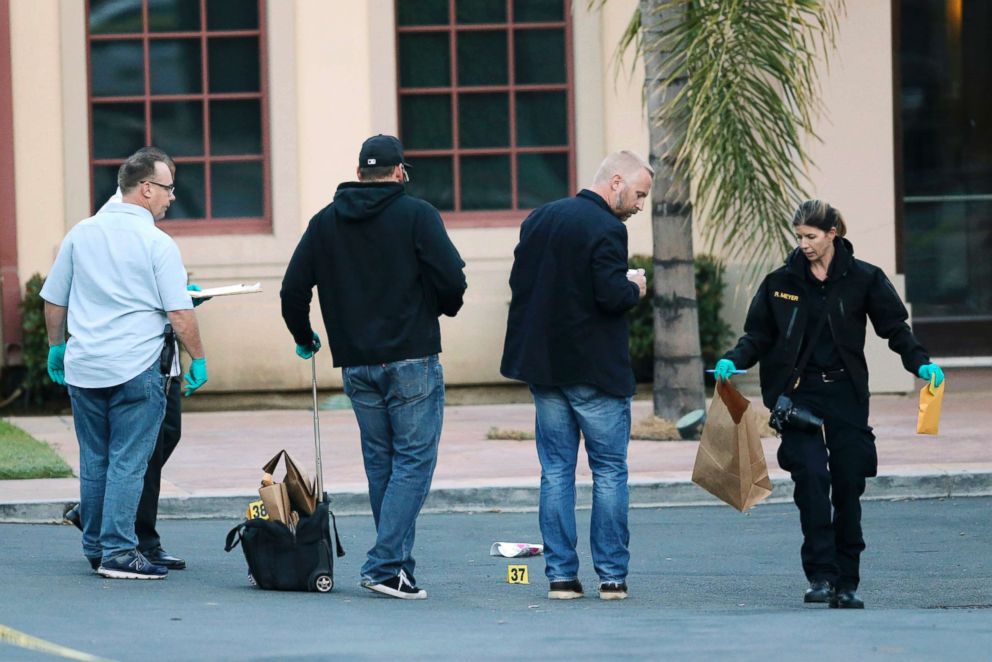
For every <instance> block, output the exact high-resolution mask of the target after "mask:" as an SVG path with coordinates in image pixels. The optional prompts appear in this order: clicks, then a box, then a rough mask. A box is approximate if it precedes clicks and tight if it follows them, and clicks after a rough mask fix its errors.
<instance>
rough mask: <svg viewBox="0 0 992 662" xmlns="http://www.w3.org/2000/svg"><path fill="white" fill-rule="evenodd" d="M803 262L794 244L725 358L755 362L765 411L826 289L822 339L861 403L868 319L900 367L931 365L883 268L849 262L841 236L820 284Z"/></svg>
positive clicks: (756, 299)
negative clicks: (829, 303)
mask: <svg viewBox="0 0 992 662" xmlns="http://www.w3.org/2000/svg"><path fill="white" fill-rule="evenodd" d="M808 263H809V260H808V259H807V258H806V256H805V255H803V253H802V251H801V250H799V249H798V248H797V249H795V250H794V251H792V253H790V254H789V256H788V257H787V258H786V260H785V265H783V266H781V267H779V268H778V269H776V270H775V271H773V272H772V273H770V274H768V275H767V276H766V277H765V279H764V281H762V283H761V286H760V287H759V288H758V292H757V294H755V295H754V299H752V300H751V307H750V309H748V312H747V320H746V321H745V323H744V335H743V336H742V337H741V339H740V340H739V341H738V342H737V346H736V347H735V348H734V349H732V350H730V351H729V352H727V353H726V355H724V358H727V359H730V360H731V361H733V362H734V365H735V366H737V367H738V368H740V369H746V368H750V367H751V366H753V365H754V364H755V363H757V362H759V361H760V362H761V368H760V374H761V395H762V399H763V400H764V403H765V405H766V406H768V408H769V409H770V408H772V407H773V406H774V405H775V400H776V399H777V398H778V396H779V395H781V394H782V392H783V391H784V390H785V387H786V384H787V382H788V380H789V376H790V375H791V374H792V371H793V369H794V368H795V366H796V363H798V361H799V356H800V349H801V348H802V347H803V345H804V342H805V339H806V335H807V334H809V333H812V331H813V330H814V329H815V327H814V325H813V324H811V323H810V317H811V313H813V315H812V317H818V316H819V314H821V313H822V312H823V308H822V307H823V306H824V305H825V300H826V293H827V292H829V291H830V290H831V289H832V288H838V289H839V292H838V296H837V298H836V302H835V304H834V308H833V309H832V310H829V311H826V312H827V326H826V328H825V329H824V330H823V336H821V340H823V339H824V336H829V339H831V340H832V341H833V343H834V345H835V346H836V350H837V355H839V358H840V361H841V363H842V364H843V367H844V368H845V369H846V370H847V372H848V373H849V374H850V375H851V381H852V382H853V383H854V388H855V390H856V391H857V393H858V397H859V398H860V399H861V400H863V401H864V400H867V399H868V395H869V393H868V363H867V361H865V329H866V328H867V320H869V319H870V320H871V323H872V325H873V326H874V327H875V333H877V334H878V335H879V336H880V337H882V338H885V339H886V340H888V341H889V348H890V349H892V351H894V352H896V353H897V354H899V355H900V356H901V357H902V364H903V366H904V367H905V368H906V370H908V371H909V372H911V373H912V374H913V375H914V376H915V375H916V373H917V371H918V370H919V368H920V366H921V365H924V364H925V363H929V362H930V358H929V356H928V355H927V351H926V350H925V349H923V347H922V346H921V345H920V343H919V342H917V340H916V337H915V336H913V332H912V331H911V330H910V328H909V325H908V324H906V320H907V319H909V313H908V312H906V307H905V306H904V305H903V303H902V301H901V300H900V299H899V294H898V293H897V292H896V288H895V287H894V286H893V285H892V282H891V281H890V280H889V279H888V278H887V277H886V275H885V273H884V272H883V271H882V270H881V269H879V268H878V267H876V266H875V265H872V264H869V263H867V262H864V261H862V260H858V259H855V257H854V246H852V245H851V242H849V241H848V240H847V239H843V238H840V237H838V238H837V239H835V240H834V258H833V261H832V262H831V264H830V269H829V272H828V274H829V275H828V277H827V280H826V282H825V283H819V282H816V281H815V280H814V279H810V278H807V276H806V272H807V271H808V268H809V267H808Z"/></svg>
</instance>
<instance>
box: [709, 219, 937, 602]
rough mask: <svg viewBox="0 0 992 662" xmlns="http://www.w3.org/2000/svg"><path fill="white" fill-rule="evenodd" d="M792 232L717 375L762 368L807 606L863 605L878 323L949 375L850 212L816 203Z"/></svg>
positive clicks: (903, 347)
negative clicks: (855, 236)
mask: <svg viewBox="0 0 992 662" xmlns="http://www.w3.org/2000/svg"><path fill="white" fill-rule="evenodd" d="M792 225H793V226H794V228H795V233H796V238H797V240H798V243H799V246H798V248H796V249H795V250H794V251H792V253H790V254H789V256H788V258H787V259H786V261H785V265H784V266H782V267H779V268H778V269H776V270H775V271H773V272H772V273H770V274H769V275H768V276H766V277H765V279H764V281H763V282H762V283H761V286H760V287H759V288H758V292H757V294H755V296H754V299H753V300H752V301H751V307H750V309H749V310H748V314H747V321H746V322H745V324H744V335H743V336H742V337H741V339H740V340H739V341H738V342H737V346H736V347H735V348H734V349H733V350H731V351H729V352H727V354H726V355H725V356H724V358H722V359H721V360H720V361H718V362H717V364H716V370H715V372H716V376H717V379H721V380H727V379H729V378H730V376H731V375H732V374H733V371H734V370H735V369H737V368H749V367H751V366H753V365H754V364H755V363H757V362H759V361H760V363H761V367H760V375H761V394H762V399H763V400H764V403H765V405H766V406H767V407H768V408H769V409H770V410H772V412H773V415H772V419H773V420H772V422H773V424H774V425H776V426H777V427H780V428H781V433H782V443H781V445H780V446H779V450H778V463H779V465H780V466H781V467H782V468H783V469H784V470H786V471H788V472H790V473H791V474H792V480H793V481H794V482H795V492H794V497H795V501H796V505H797V506H798V507H799V521H800V522H801V524H802V530H803V546H802V561H803V570H804V571H805V572H806V577H807V579H808V580H809V583H810V585H809V589H808V590H807V591H806V595H805V597H804V601H805V602H827V603H829V604H830V606H831V607H835V608H842V609H862V608H864V603H863V602H862V601H861V600H860V599H859V598H858V596H857V594H856V591H857V588H858V582H859V580H860V576H859V574H858V562H859V558H860V556H861V552H862V550H864V548H865V542H864V538H863V537H862V534H861V502H860V497H861V495H862V494H863V493H864V489H865V478H866V477H869V476H874V475H876V473H877V469H878V457H877V455H876V453H875V436H874V435H873V434H872V430H871V427H870V426H869V425H868V396H869V393H868V365H867V363H866V361H865V354H864V346H865V329H866V327H867V321H868V320H871V323H872V326H874V328H875V333H877V334H878V335H879V336H881V337H882V338H885V339H887V340H888V341H889V347H890V348H891V349H892V350H893V351H894V352H896V353H898V354H899V355H900V356H901V357H902V364H903V366H905V368H906V370H909V371H910V372H911V373H913V374H914V375H918V376H919V377H921V378H922V379H927V380H929V379H930V378H931V376H933V377H934V378H935V381H936V384H938V385H939V384H940V383H941V382H942V381H943V380H944V375H943V372H942V371H941V369H940V368H939V367H938V366H937V365H935V364H933V363H930V358H929V356H928V354H927V352H926V350H925V349H924V348H923V347H922V346H921V345H920V343H919V342H917V340H916V338H915V337H914V336H913V332H912V331H911V330H910V328H909V326H908V325H907V324H906V320H907V319H908V317H909V315H908V313H907V312H906V307H905V306H904V305H903V303H902V301H901V300H900V299H899V295H898V293H897V292H896V290H895V288H894V287H893V286H892V283H891V282H890V281H889V279H888V278H887V277H886V276H885V274H884V273H883V272H882V270H881V269H879V268H878V267H876V266H874V265H871V264H868V263H867V262H863V261H861V260H858V259H855V257H854V248H853V246H852V245H851V242H850V241H848V240H847V239H844V234H845V226H844V221H843V219H842V218H841V215H840V212H838V211H837V210H836V209H834V208H833V207H831V206H830V205H829V204H827V203H825V202H822V201H820V200H807V201H806V202H804V203H803V204H801V205H800V206H799V209H797V210H796V214H795V217H794V218H793V219H792ZM783 394H784V395H785V396H786V400H791V404H790V403H787V402H786V401H783V400H781V399H780V396H782V395H783ZM776 403H778V404H779V407H778V408H777V410H778V411H777V412H776ZM818 418H819V419H822V426H821V425H820V421H818V420H817V419H818ZM776 419H777V420H776ZM831 505H832V506H833V510H832V512H831Z"/></svg>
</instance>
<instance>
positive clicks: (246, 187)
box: [210, 161, 265, 218]
mask: <svg viewBox="0 0 992 662" xmlns="http://www.w3.org/2000/svg"><path fill="white" fill-rule="evenodd" d="M210 174H211V182H210V184H211V189H212V192H213V215H214V217H215V218H244V217H259V216H262V214H263V213H264V210H263V196H264V193H265V183H264V182H263V181H262V163H261V162H260V161H257V162H251V163H214V164H213V165H212V166H211V170H210Z"/></svg>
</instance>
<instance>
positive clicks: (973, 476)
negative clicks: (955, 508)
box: [0, 473, 992, 524]
mask: <svg viewBox="0 0 992 662" xmlns="http://www.w3.org/2000/svg"><path fill="white" fill-rule="evenodd" d="M576 493H577V494H576V496H577V500H576V501H577V505H578V507H579V508H581V509H588V508H589V507H590V504H591V503H592V484H591V483H580V484H579V485H577V486H576ZM539 495H540V488H539V487H538V486H536V485H535V486H531V487H456V488H440V489H436V490H431V493H430V495H428V497H427V502H426V503H425V504H424V508H423V512H424V513H470V512H494V513H498V512H536V511H537V506H538V499H539ZM330 496H331V507H332V509H333V511H334V514H335V515H369V514H371V510H370V509H369V502H368V494H367V493H366V492H332V493H330ZM977 496H992V473H940V474H921V475H889V476H878V477H876V478H870V479H869V480H868V486H867V489H866V490H865V495H864V497H862V498H863V499H865V500H869V501H871V500H885V499H889V500H892V499H940V498H950V497H977ZM256 499H258V496H257V494H249V493H245V494H244V495H228V496H193V497H166V498H163V499H162V500H161V501H160V503H159V518H160V519H231V520H239V519H242V518H243V517H244V513H245V507H246V506H247V505H248V503H249V502H251V501H254V500H256ZM791 501H792V481H791V480H790V479H786V478H777V479H774V480H773V481H772V493H771V495H770V496H769V497H768V498H767V499H765V500H764V501H762V503H763V504H764V503H788V502H791ZM65 505H66V502H65V501H25V502H19V503H0V523H22V524H60V523H61V522H62V512H63V510H64V508H65ZM630 505H631V507H632V508H659V507H677V506H723V505H725V504H724V503H723V502H722V501H719V500H717V499H716V498H715V497H713V496H711V495H710V494H708V493H706V492H704V491H703V490H702V489H700V488H699V487H698V486H697V485H695V484H694V483H692V482H690V481H679V480H676V481H651V480H640V481H638V480H634V481H631V483H630ZM759 507H760V504H759Z"/></svg>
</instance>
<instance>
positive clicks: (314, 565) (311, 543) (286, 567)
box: [224, 498, 344, 593]
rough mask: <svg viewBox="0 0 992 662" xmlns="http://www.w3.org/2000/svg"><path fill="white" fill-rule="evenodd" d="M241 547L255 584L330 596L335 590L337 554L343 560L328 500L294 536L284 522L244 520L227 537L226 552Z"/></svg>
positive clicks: (305, 520) (268, 587)
mask: <svg viewBox="0 0 992 662" xmlns="http://www.w3.org/2000/svg"><path fill="white" fill-rule="evenodd" d="M332 530H333V531H334V541H333V543H332V542H331V531H332ZM239 543H240V544H241V550H242V551H243V552H244V553H245V561H247V562H248V572H249V573H250V574H251V577H252V579H253V580H254V582H255V584H257V585H258V586H259V587H260V588H265V589H273V590H277V591H317V592H320V593H327V592H328V591H330V590H331V589H332V588H334V553H335V552H336V553H337V555H338V556H344V549H343V548H342V547H341V542H340V541H339V540H338V531H337V523H336V522H335V520H334V513H332V512H331V511H330V509H329V508H328V507H327V500H326V498H325V499H323V500H322V501H320V502H319V503H318V504H317V508H316V510H315V511H314V513H313V515H310V516H307V517H301V518H300V522H299V524H297V525H296V531H295V532H293V531H291V530H290V529H289V527H288V526H286V525H285V524H282V523H281V522H270V521H269V520H264V519H249V520H245V521H244V522H242V523H241V524H238V525H237V526H236V527H234V528H233V529H231V531H230V533H228V534H227V544H226V545H225V546H224V550H225V551H228V552H230V551H231V550H232V549H234V548H235V547H237V546H238V544H239ZM332 550H333V551H332Z"/></svg>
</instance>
